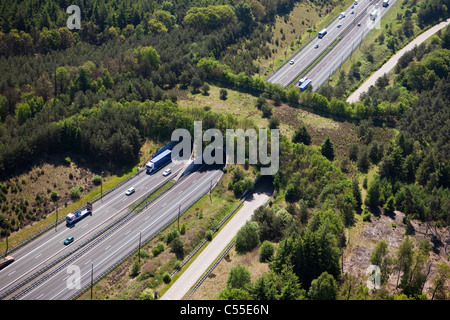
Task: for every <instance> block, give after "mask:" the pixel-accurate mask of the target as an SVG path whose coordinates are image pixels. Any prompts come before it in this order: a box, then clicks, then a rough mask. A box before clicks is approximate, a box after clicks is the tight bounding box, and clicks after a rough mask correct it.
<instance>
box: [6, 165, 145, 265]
mask: <svg viewBox="0 0 450 320" xmlns="http://www.w3.org/2000/svg"><path fill="white" fill-rule="evenodd" d="M143 171H145V169H143V170H141V171H138V172H136V173H135V174H133V175H131V176H130V177H128V178H126V179H125V180H123V181H121V182H119V183H118V184H116V185H115V186H113V187H112V188H110V189H108V190H106V191H105V192H103V193H102V194H100V195H98V196H96V197H95V198H94V199H92V200H91V201H90V202H91V203H95V202H97V201H98V200H99V199H100V198H102V197H104V196H106V195H107V194H109V193H111V192H112V191H114V190H116V189H117V188H119V187H121V186H122V185H124V184H125V183H127V182H128V181H130V180H131V179H133V178H134V177H136V176H137V175H139V174H140V173H141V172H143ZM85 208H86V205H85V204H84V205H82V206H81V207H79V208H78V209H75V210H74V211H73V212H76V211H78V210H83V209H85ZM65 221H66V217H63V218H61V219H59V220H58V221H55V222H53V223H52V224H51V225H49V226H47V227H45V228H44V229H42V230H40V231H38V232H37V233H35V234H34V235H32V236H31V237H29V238H28V239H26V240H24V241H22V242H21V243H19V244H17V245H15V246H14V247H12V248H11V249H9V250H8V251H7V252H4V253H2V254H0V258H2V257H5V256H6V255H9V254H10V253H11V252H13V251H15V250H17V249H19V248H21V247H23V246H24V245H26V244H27V243H29V242H31V241H33V240H34V239H36V238H37V237H39V236H40V235H42V234H44V233H45V232H47V231H49V230H50V229H53V228H54V227H56V226H57V225H59V224H60V223H62V222H65Z"/></svg>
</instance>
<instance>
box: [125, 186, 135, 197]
mask: <svg viewBox="0 0 450 320" xmlns="http://www.w3.org/2000/svg"><path fill="white" fill-rule="evenodd" d="M135 191H136V190H134V188H130V189H128V190H127V192H125V194H126V195H127V196H129V195H130V194H132V193H134V192H135Z"/></svg>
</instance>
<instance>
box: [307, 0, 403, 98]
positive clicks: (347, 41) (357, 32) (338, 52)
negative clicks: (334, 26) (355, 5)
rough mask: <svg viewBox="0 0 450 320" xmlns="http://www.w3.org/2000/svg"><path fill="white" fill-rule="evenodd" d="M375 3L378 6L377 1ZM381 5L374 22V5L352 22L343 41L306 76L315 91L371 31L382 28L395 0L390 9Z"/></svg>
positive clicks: (393, 0) (393, 1)
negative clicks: (383, 18) (371, 16)
mask: <svg viewBox="0 0 450 320" xmlns="http://www.w3.org/2000/svg"><path fill="white" fill-rule="evenodd" d="M373 3H374V4H376V2H375V1H373ZM379 3H380V4H379V7H378V15H377V18H376V19H375V20H374V21H373V20H371V19H370V12H371V11H372V10H373V9H374V4H371V5H370V6H369V8H368V9H367V10H366V12H364V13H363V14H362V15H361V16H360V18H359V19H357V20H353V21H351V25H350V26H349V27H348V29H347V30H346V33H345V34H344V35H343V36H342V39H341V41H339V42H338V43H337V44H336V46H335V47H334V48H333V49H332V50H330V52H328V54H327V55H326V56H325V57H324V58H323V59H321V60H320V61H319V62H317V63H316V64H315V65H314V67H312V68H311V69H310V70H309V71H308V72H307V73H306V74H305V77H307V78H308V79H310V80H311V85H312V87H313V91H316V90H318V89H319V88H320V87H321V86H322V85H323V84H324V83H325V82H326V81H327V80H328V79H329V78H330V77H331V76H332V75H333V73H334V72H335V71H336V70H337V69H338V68H339V67H340V65H341V64H342V63H343V62H344V61H345V60H347V58H348V57H350V55H351V54H352V52H353V51H354V50H356V48H358V46H359V45H360V44H361V42H362V41H363V39H364V38H365V37H366V36H367V34H368V33H369V32H370V30H372V29H373V28H379V27H380V20H381V17H382V16H383V15H384V14H386V12H387V11H388V10H389V9H390V8H391V7H392V5H393V4H394V3H395V0H391V1H390V2H389V3H390V4H389V6H388V7H383V6H382V5H381V3H382V1H380V2H379ZM358 24H359V25H358Z"/></svg>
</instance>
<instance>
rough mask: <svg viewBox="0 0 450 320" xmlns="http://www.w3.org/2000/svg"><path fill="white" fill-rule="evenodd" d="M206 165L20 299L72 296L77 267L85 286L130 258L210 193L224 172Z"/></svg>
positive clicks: (22, 294)
mask: <svg viewBox="0 0 450 320" xmlns="http://www.w3.org/2000/svg"><path fill="white" fill-rule="evenodd" d="M202 168H203V169H200V170H198V171H195V172H193V173H191V174H189V175H188V176H186V177H185V178H183V179H182V180H180V182H179V183H177V184H176V185H175V186H174V187H172V189H171V190H170V191H169V192H166V193H165V194H163V195H162V196H161V197H159V198H157V199H156V200H155V201H153V202H152V203H151V204H150V205H149V206H148V207H147V208H146V209H144V210H143V211H141V212H140V213H139V214H137V215H136V216H134V217H133V218H132V219H130V220H129V221H127V223H125V224H123V225H122V226H120V228H118V229H117V230H114V232H113V233H111V234H110V235H108V236H105V237H104V239H101V241H99V242H98V243H96V245H95V246H92V247H91V248H90V249H89V250H87V252H85V253H84V254H82V255H80V257H78V258H77V259H76V260H74V261H71V262H70V264H69V265H66V266H64V267H62V268H59V270H58V269H56V270H58V271H55V272H54V274H53V275H52V276H51V277H50V278H48V279H47V280H46V281H44V282H43V283H41V284H40V285H38V286H36V287H34V288H33V289H32V290H26V291H24V292H23V293H20V294H19V295H18V296H17V297H16V298H19V299H25V300H41V299H42V300H63V299H68V298H70V297H71V296H72V295H73V294H74V293H75V292H76V290H77V289H76V288H73V287H72V285H71V284H73V282H70V279H71V275H72V272H73V268H74V267H75V268H78V269H79V270H80V275H81V278H80V279H79V280H80V282H79V283H80V285H81V287H83V286H84V285H89V284H90V281H91V276H93V277H94V278H95V277H97V276H98V275H100V274H102V273H103V272H105V271H107V270H108V269H109V268H110V267H111V266H112V265H113V264H114V263H116V262H118V261H120V260H121V259H122V258H123V257H126V256H127V254H128V253H129V252H131V251H132V250H133V249H136V248H137V247H138V243H139V238H140V237H141V238H142V240H144V239H146V238H149V237H152V236H154V235H156V234H157V232H158V231H159V230H160V229H161V228H162V227H164V226H165V225H167V224H168V223H169V222H170V221H172V220H173V219H175V218H176V217H177V215H178V212H179V210H180V209H181V211H183V210H184V209H185V208H186V207H188V206H190V204H191V203H192V202H193V201H195V200H196V199H197V198H199V197H200V196H202V195H204V194H206V193H207V192H208V191H209V190H210V187H211V185H213V186H214V185H215V184H216V183H217V182H218V181H219V180H220V178H221V177H222V175H223V172H222V170H221V166H204V167H202ZM172 170H173V169H172ZM92 270H93V274H91V272H92Z"/></svg>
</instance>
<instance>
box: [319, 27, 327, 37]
mask: <svg viewBox="0 0 450 320" xmlns="http://www.w3.org/2000/svg"><path fill="white" fill-rule="evenodd" d="M326 34H327V29H325V28H323V29H322V30H320V31H319V35H318V38H319V39H322V38H323V37H324V36H325V35H326Z"/></svg>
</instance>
